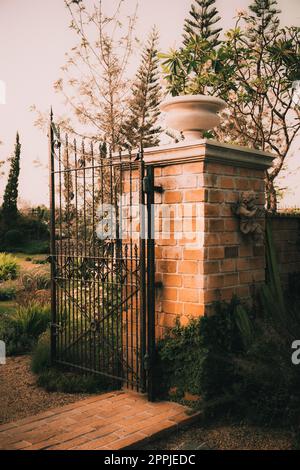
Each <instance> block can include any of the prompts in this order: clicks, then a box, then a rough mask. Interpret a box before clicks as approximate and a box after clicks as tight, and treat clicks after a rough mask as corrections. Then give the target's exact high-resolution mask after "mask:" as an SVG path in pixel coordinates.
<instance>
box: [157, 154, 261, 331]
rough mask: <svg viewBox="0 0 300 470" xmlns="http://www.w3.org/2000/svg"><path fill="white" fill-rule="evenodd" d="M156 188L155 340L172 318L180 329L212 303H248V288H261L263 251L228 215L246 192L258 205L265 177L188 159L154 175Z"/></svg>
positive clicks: (234, 217) (235, 219)
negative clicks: (234, 298)
mask: <svg viewBox="0 0 300 470" xmlns="http://www.w3.org/2000/svg"><path fill="white" fill-rule="evenodd" d="M155 184H156V185H160V186H162V187H163V189H164V193H163V194H162V195H157V196H156V207H155V209H156V217H155V219H156V234H155V237H156V277H157V280H158V281H162V283H163V287H162V289H160V290H159V292H158V296H157V302H156V306H157V327H158V334H159V335H160V334H163V332H164V329H165V328H166V327H170V326H172V325H174V321H175V318H176V317H177V316H180V318H181V321H182V323H183V324H185V323H187V321H188V320H189V319H190V318H191V317H193V316H199V315H203V314H204V313H206V312H209V307H210V305H211V303H212V302H213V301H215V300H230V299H231V298H232V296H233V294H236V295H238V296H239V297H241V298H243V299H250V296H251V293H250V289H251V285H252V284H253V283H259V282H263V281H264V279H265V250H264V247H261V246H255V244H254V242H253V240H252V239H251V238H249V237H245V236H244V235H242V234H241V233H240V230H239V220H238V219H237V218H236V216H234V215H233V213H232V205H233V203H235V202H237V201H238V199H239V196H240V193H241V192H243V191H245V190H254V191H255V192H256V193H257V195H258V203H259V204H260V205H261V207H263V206H264V171H263V170H256V169H248V168H239V167H237V166H233V165H226V164H215V163H211V162H201V161H199V162H193V163H188V159H187V162H184V163H181V164H172V165H168V166H166V167H162V168H156V169H155ZM168 217H169V218H170V220H171V221H170V222H169V226H168V223H167V221H166V219H168ZM261 223H262V224H264V219H263V220H262V221H261Z"/></svg>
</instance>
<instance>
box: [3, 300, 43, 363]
mask: <svg viewBox="0 0 300 470" xmlns="http://www.w3.org/2000/svg"><path fill="white" fill-rule="evenodd" d="M49 323H50V307H49V306H48V305H41V304H39V303H37V302H32V303H30V304H29V305H26V306H17V308H16V310H15V311H14V312H13V313H11V314H9V315H6V316H5V317H4V319H3V322H2V324H1V339H3V340H4V341H5V343H6V348H7V354H9V355H15V354H23V353H25V352H28V351H31V350H32V348H33V347H34V345H35V343H36V341H37V339H38V337H39V336H40V335H41V334H42V333H43V332H44V331H45V330H46V329H47V327H48V325H49Z"/></svg>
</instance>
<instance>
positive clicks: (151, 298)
mask: <svg viewBox="0 0 300 470" xmlns="http://www.w3.org/2000/svg"><path fill="white" fill-rule="evenodd" d="M147 180H148V181H147V183H148V184H147V186H148V192H147V222H148V224H147V227H148V237H147V320H148V325H147V326H148V327H147V333H148V335H147V336H148V337H147V349H148V351H147V355H148V361H149V368H148V399H149V400H150V401H154V399H155V393H154V387H153V385H154V384H153V372H154V360H155V225H154V222H155V214H154V168H153V166H148V168H147Z"/></svg>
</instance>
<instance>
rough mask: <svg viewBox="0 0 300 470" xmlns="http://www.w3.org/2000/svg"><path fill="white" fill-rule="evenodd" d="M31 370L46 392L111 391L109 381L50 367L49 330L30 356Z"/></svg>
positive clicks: (42, 336) (41, 337)
mask: <svg viewBox="0 0 300 470" xmlns="http://www.w3.org/2000/svg"><path fill="white" fill-rule="evenodd" d="M31 369H32V371H33V372H34V373H35V374H38V380H37V383H38V385H39V386H40V387H43V388H45V390H47V391H48V392H62V393H97V392H98V393H99V392H103V391H105V390H108V389H111V382H110V380H109V379H106V378H102V377H100V376H96V375H83V374H81V373H76V372H70V371H68V370H65V369H64V370H62V369H58V368H56V367H51V360H50V331H49V330H47V331H46V332H45V333H43V334H42V335H41V336H40V338H39V340H38V343H37V345H36V347H35V349H34V352H33V355H32V360H31Z"/></svg>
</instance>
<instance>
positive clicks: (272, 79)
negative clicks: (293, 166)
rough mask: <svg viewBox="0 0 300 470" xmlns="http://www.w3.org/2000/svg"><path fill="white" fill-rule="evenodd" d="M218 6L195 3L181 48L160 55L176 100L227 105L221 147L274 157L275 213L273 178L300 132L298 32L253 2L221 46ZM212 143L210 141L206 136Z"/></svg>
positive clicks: (271, 4)
mask: <svg viewBox="0 0 300 470" xmlns="http://www.w3.org/2000/svg"><path fill="white" fill-rule="evenodd" d="M214 3H215V2H214V0H202V1H200V0H195V1H194V3H193V5H192V9H191V12H190V18H188V19H186V21H185V26H184V29H185V34H184V40H183V44H182V46H181V47H180V48H178V49H177V50H170V51H169V52H168V53H167V54H160V58H161V59H162V69H163V75H164V78H165V79H166V81H167V84H168V91H169V92H170V93H171V95H173V96H176V95H180V94H192V95H193V94H206V95H213V96H218V97H220V98H222V99H223V100H225V101H226V102H227V105H228V107H227V112H226V113H225V112H224V113H223V115H222V121H221V125H220V126H219V128H218V129H215V130H214V136H215V137H217V138H218V140H220V141H223V142H225V143H230V144H238V145H244V146H247V147H251V148H254V149H259V150H264V151H270V152H273V153H274V154H275V155H276V156H277V157H278V158H277V160H276V164H274V166H273V167H272V168H271V169H270V170H269V172H268V178H267V196H268V197H267V205H268V209H269V210H271V211H273V212H275V211H276V208H277V193H276V189H277V188H276V184H275V181H276V178H277V177H278V174H279V173H280V171H281V169H282V168H283V166H284V161H285V158H286V156H287V154H288V151H289V149H290V148H291V145H292V143H293V141H294V139H295V138H296V136H297V135H298V134H299V132H300V117H299V116H300V115H299V112H298V111H299V109H298V106H297V104H295V103H294V100H293V94H294V92H295V90H294V89H293V81H294V80H297V79H300V28H298V27H296V26H291V27H287V26H285V27H282V26H281V25H280V21H279V16H278V14H279V10H278V8H277V1H276V0H254V1H253V2H252V3H251V5H250V10H249V11H248V12H238V15H237V17H236V22H235V25H234V27H233V28H232V29H230V30H229V31H226V32H225V34H224V39H222V40H220V39H219V34H220V29H219V28H218V27H217V23H218V20H219V17H218V12H217V10H216V8H215V6H214ZM207 137H208V136H207Z"/></svg>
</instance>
